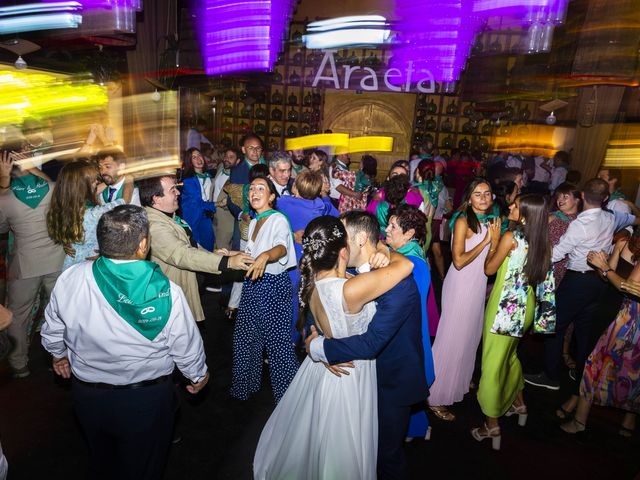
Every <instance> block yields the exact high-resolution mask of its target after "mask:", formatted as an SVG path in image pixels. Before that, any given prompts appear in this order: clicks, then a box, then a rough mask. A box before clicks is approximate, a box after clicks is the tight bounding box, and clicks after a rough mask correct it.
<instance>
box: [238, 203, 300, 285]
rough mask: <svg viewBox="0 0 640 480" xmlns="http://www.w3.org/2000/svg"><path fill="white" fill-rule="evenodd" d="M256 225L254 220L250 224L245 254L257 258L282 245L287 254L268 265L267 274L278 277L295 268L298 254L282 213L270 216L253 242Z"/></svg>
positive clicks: (287, 223)
mask: <svg viewBox="0 0 640 480" xmlns="http://www.w3.org/2000/svg"><path fill="white" fill-rule="evenodd" d="M256 223H257V222H256V219H255V218H254V219H253V220H251V223H250V224H249V235H248V238H249V240H248V241H247V247H246V248H245V252H246V253H248V254H249V255H251V256H252V257H253V258H257V257H258V255H260V254H261V253H263V252H266V251H268V250H271V249H272V248H273V247H275V246H277V245H282V246H284V247H285V248H286V249H287V254H286V255H285V256H284V257H282V258H280V259H279V260H278V261H276V262H270V263H267V268H266V269H265V273H270V274H272V275H278V274H279V273H282V272H285V271H287V270H289V269H290V268H293V267H295V266H296V265H297V261H296V252H295V250H294V247H293V234H292V233H291V228H290V227H289V221H288V220H287V217H285V216H284V215H283V214H281V213H274V214H272V215H269V216H268V217H267V219H266V220H265V222H264V224H263V225H262V227H260V231H259V232H258V235H257V236H256V239H255V240H252V238H253V231H254V230H255V228H256Z"/></svg>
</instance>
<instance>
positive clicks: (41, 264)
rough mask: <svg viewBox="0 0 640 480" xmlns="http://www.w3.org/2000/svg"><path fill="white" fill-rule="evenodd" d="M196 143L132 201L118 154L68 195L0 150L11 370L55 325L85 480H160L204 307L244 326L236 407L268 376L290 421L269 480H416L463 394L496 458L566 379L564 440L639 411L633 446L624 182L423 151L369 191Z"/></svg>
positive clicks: (281, 413) (349, 175) (639, 247)
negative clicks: (217, 302)
mask: <svg viewBox="0 0 640 480" xmlns="http://www.w3.org/2000/svg"><path fill="white" fill-rule="evenodd" d="M203 139H204V140H206V138H205V137H204V136H202V133H201V130H198V129H194V132H193V134H191V132H190V136H189V148H188V149H187V150H186V152H185V154H184V159H183V164H182V167H181V168H180V169H179V171H178V172H177V173H176V175H169V174H163V175H158V176H155V177H149V178H144V179H137V180H136V181H134V179H133V178H131V177H130V176H129V175H126V174H125V173H124V172H126V161H127V159H126V156H125V155H124V154H123V153H122V151H120V150H118V149H117V148H114V147H110V148H108V149H105V150H102V151H100V152H98V154H97V155H96V156H95V157H92V158H86V159H84V158H83V159H77V160H74V161H68V162H66V163H65V164H64V166H63V167H62V169H61V170H60V172H59V174H58V175H57V178H56V180H55V182H54V181H52V180H51V179H50V178H49V176H48V175H47V174H45V173H43V172H42V171H40V170H39V169H38V168H35V167H34V168H28V169H23V168H22V167H21V166H20V165H21V164H22V163H23V162H21V159H22V157H21V154H20V153H19V151H20V148H19V146H13V145H4V146H2V150H1V156H0V232H4V233H7V232H11V235H12V238H13V246H12V248H11V255H10V257H9V261H8V268H7V302H6V309H5V308H0V329H2V330H4V331H6V335H7V336H8V338H9V339H10V344H9V346H8V347H7V348H6V350H7V352H6V354H7V360H8V363H9V366H10V368H11V372H12V375H13V376H14V377H15V378H17V379H20V378H25V377H28V376H29V375H30V369H29V342H30V339H31V338H33V331H34V330H35V329H36V328H38V323H39V322H38V314H37V310H38V309H37V305H38V304H40V305H42V306H43V307H44V323H42V326H41V331H40V335H41V340H42V345H43V346H44V348H45V349H46V350H47V351H48V352H49V353H50V354H51V356H52V358H53V362H52V367H53V370H54V372H55V373H56V374H58V375H61V376H62V377H64V378H70V379H71V383H72V391H73V399H74V409H75V412H76V415H77V417H78V420H79V422H80V425H81V427H82V429H83V431H84V433H85V437H86V440H87V442H88V445H89V452H90V462H89V465H90V474H89V476H90V478H113V477H114V476H117V477H122V478H135V479H142V478H149V479H155V478H160V477H161V475H162V471H163V468H164V464H165V462H166V457H167V454H168V450H169V446H170V444H171V440H172V431H173V426H174V417H175V411H176V408H177V406H176V403H175V396H174V389H175V385H174V383H175V381H174V380H175V372H174V370H175V368H176V367H177V369H178V370H179V371H180V372H181V374H182V376H184V378H185V379H186V384H187V386H186V389H187V390H188V391H189V392H190V393H192V394H194V395H196V394H198V392H200V390H201V389H202V388H203V387H204V386H205V385H206V384H207V381H208V379H209V375H210V373H209V371H208V368H207V365H206V358H205V352H204V348H203V342H202V336H203V335H205V330H206V329H205V326H204V325H205V322H204V320H205V314H204V310H203V307H202V299H201V296H202V295H206V294H207V292H210V293H222V295H221V298H228V302H227V303H226V304H225V306H224V308H225V316H226V317H227V318H228V319H229V321H233V322H234V333H233V358H232V362H233V368H232V382H231V385H230V390H229V393H230V395H231V397H233V398H235V399H238V400H241V401H242V400H247V399H248V398H250V397H251V396H252V395H253V394H255V393H256V392H257V391H258V390H259V389H260V388H261V383H262V376H263V368H265V365H266V368H267V369H268V376H269V379H270V385H271V391H272V394H273V398H274V402H275V405H276V406H275V410H274V411H273V413H272V415H271V417H270V419H269V420H268V422H267V424H266V425H265V427H264V430H263V431H262V434H261V436H260V440H259V442H258V447H257V450H256V453H255V458H254V464H253V472H254V476H255V478H257V479H284V478H308V479H333V478H359V479H373V478H381V479H386V478H389V479H392V478H408V467H407V462H406V459H405V458H404V453H403V445H404V443H405V441H410V440H411V439H414V438H426V439H429V438H430V437H431V434H432V428H431V425H430V422H429V417H431V418H432V419H433V418H434V417H435V418H438V419H439V420H440V421H443V422H453V421H455V420H456V416H455V414H454V412H453V411H452V409H451V408H450V407H451V406H452V405H453V404H455V403H456V402H460V401H461V400H462V399H463V397H464V396H465V395H466V394H467V393H468V392H469V391H470V389H477V399H478V403H479V406H480V409H481V410H482V412H483V414H484V416H485V421H484V423H483V424H482V425H478V426H477V427H476V428H473V429H472V430H471V431H470V435H472V436H473V438H474V439H476V440H478V441H483V440H485V439H486V440H491V443H492V448H493V449H495V450H499V449H500V446H501V429H500V422H501V420H500V419H501V417H505V416H506V417H510V416H517V417H518V424H519V425H521V426H524V425H525V423H526V421H527V415H528V412H527V405H526V402H525V398H524V396H523V389H524V387H525V383H526V384H529V385H530V386H531V387H537V388H547V389H550V390H558V389H559V388H560V380H561V378H562V377H563V375H564V373H565V372H566V373H568V379H569V380H568V381H569V383H570V393H571V395H570V396H569V398H567V400H566V401H565V402H564V403H563V404H562V405H559V406H558V409H557V411H556V412H555V414H556V415H557V416H558V417H559V418H560V419H562V420H563V421H564V423H563V424H562V426H561V428H562V429H563V430H564V431H565V432H567V433H570V434H574V433H577V432H580V431H583V430H585V428H586V424H587V419H588V415H589V410H590V407H591V405H593V404H597V405H606V406H612V407H616V408H619V409H622V410H624V411H625V416H624V420H623V423H622V425H621V428H620V434H621V435H624V436H631V435H633V432H634V429H635V421H636V414H637V413H638V412H639V411H640V363H639V360H638V359H640V312H639V308H638V298H639V297H638V295H640V266H639V263H638V259H639V258H640V229H638V228H634V227H635V226H636V225H638V224H640V217H639V216H636V214H637V207H636V206H635V205H634V204H633V203H632V202H629V201H627V200H626V199H625V197H624V195H623V194H622V192H621V191H620V190H619V188H618V181H619V179H620V174H619V172H616V171H612V170H606V169H602V170H600V171H599V173H598V177H597V178H593V179H585V180H584V181H582V179H581V178H580V173H579V172H578V171H575V170H571V169H570V156H569V154H567V153H566V152H562V151H560V152H557V153H556V154H555V156H554V157H553V158H546V157H542V156H540V157H529V156H525V155H521V154H520V153H518V152H500V153H498V154H496V155H495V156H494V157H492V158H481V157H480V156H476V155H472V154H469V153H468V152H460V151H456V150H453V151H452V152H451V154H450V155H441V154H439V152H438V151H437V149H435V148H433V146H432V145H424V146H421V148H420V149H419V151H417V152H415V153H414V154H412V155H411V158H410V159H407V160H398V161H397V162H395V163H393V164H392V165H391V166H390V167H389V169H388V174H387V175H386V177H385V179H384V181H383V182H382V183H378V181H377V179H378V169H379V168H380V166H379V165H378V162H377V160H376V158H375V157H374V156H371V155H364V156H363V157H362V158H361V159H360V162H359V167H358V168H357V169H354V168H351V167H352V164H351V157H350V155H349V154H339V155H332V154H331V148H330V147H322V146H319V147H318V148H317V149H313V150H308V151H302V150H296V151H290V152H285V151H275V152H267V151H265V149H264V146H263V142H262V140H261V139H260V138H259V137H258V136H256V135H254V134H248V135H246V136H245V137H244V138H243V139H242V141H241V144H240V148H239V149H235V148H225V147H222V146H213V145H210V142H209V141H208V140H207V143H208V144H209V145H208V147H210V148H208V149H207V151H206V152H205V151H204V149H203V148H202V147H203V145H202V140H203ZM448 264H449V265H448ZM432 280H434V281H436V283H437V284H438V285H440V284H441V286H442V288H441V295H436V289H435V288H434V285H433V283H434V282H432ZM438 290H439V289H438ZM438 293H439V291H438ZM438 297H439V298H438ZM527 332H531V333H535V334H544V335H545V340H544V345H545V348H544V350H545V351H544V358H541V359H540V363H541V364H542V363H543V364H544V371H542V372H540V373H537V374H524V373H523V368H522V366H521V363H520V360H519V358H518V345H519V343H520V340H521V339H522V338H523V336H524V335H525V334H527ZM0 345H1V344H0ZM478 352H479V358H480V377H479V378H480V380H479V383H478V384H477V385H475V383H474V381H473V378H474V371H476V368H477V361H476V359H477V357H478ZM301 360H302V361H301ZM442 425H444V424H442ZM434 441H437V440H436V439H434ZM2 465H3V464H2V463H1V462H0V468H1V467H2Z"/></svg>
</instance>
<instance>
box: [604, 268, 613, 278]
mask: <svg viewBox="0 0 640 480" xmlns="http://www.w3.org/2000/svg"><path fill="white" fill-rule="evenodd" d="M611 270H612V269H611V268H607V269H606V270H603V271H602V276H603V277H605V278H606V276H607V273H609V272H610V271H611Z"/></svg>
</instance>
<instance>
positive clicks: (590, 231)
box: [552, 208, 636, 272]
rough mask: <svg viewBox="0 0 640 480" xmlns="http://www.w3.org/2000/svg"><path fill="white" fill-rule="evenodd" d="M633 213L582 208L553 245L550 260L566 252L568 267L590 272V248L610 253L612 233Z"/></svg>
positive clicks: (628, 223)
mask: <svg viewBox="0 0 640 480" xmlns="http://www.w3.org/2000/svg"><path fill="white" fill-rule="evenodd" d="M635 218H636V217H634V216H633V215H629V214H624V213H616V214H612V213H611V212H606V211H604V210H602V209H601V208H590V209H589V210H585V211H584V212H582V213H581V214H579V215H578V217H577V218H576V219H575V220H574V221H573V222H571V223H570V224H569V228H568V229H567V231H566V233H565V234H564V235H563V236H562V237H561V238H560V241H559V242H558V244H557V245H556V246H555V247H553V256H552V261H553V262H554V263H555V262H559V261H560V260H562V259H563V258H564V257H566V256H567V255H568V256H569V264H568V268H569V270H575V271H577V272H589V271H591V270H593V269H592V268H591V266H589V264H588V263H587V255H588V254H589V252H590V251H594V252H599V251H605V252H606V253H607V254H610V253H611V250H612V249H613V245H612V244H611V241H612V239H613V234H614V233H615V232H617V231H618V230H620V229H621V228H624V227H626V226H627V225H631V224H632V223H633V222H634V221H635Z"/></svg>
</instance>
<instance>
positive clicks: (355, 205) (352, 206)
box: [333, 168, 367, 213]
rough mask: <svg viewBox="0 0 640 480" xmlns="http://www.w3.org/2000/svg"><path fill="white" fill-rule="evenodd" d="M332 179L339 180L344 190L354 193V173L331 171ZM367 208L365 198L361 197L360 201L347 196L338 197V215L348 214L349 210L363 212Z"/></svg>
mask: <svg viewBox="0 0 640 480" xmlns="http://www.w3.org/2000/svg"><path fill="white" fill-rule="evenodd" d="M333 176H334V178H337V179H339V180H340V181H341V182H342V185H344V186H345V187H346V188H348V189H350V190H353V191H355V189H356V172H350V171H346V170H339V169H337V168H334V169H333ZM366 206H367V197H366V196H363V198H362V199H361V200H359V199H357V198H354V197H348V196H347V195H340V203H339V204H338V210H339V211H340V213H344V212H349V211H351V210H364V209H365V207H366Z"/></svg>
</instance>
